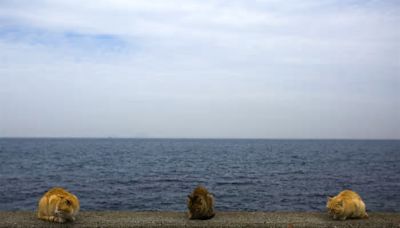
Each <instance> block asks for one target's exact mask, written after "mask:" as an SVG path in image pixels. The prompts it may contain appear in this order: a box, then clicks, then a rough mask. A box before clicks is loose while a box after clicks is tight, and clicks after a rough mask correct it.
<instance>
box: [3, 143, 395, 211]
mask: <svg viewBox="0 0 400 228" xmlns="http://www.w3.org/2000/svg"><path fill="white" fill-rule="evenodd" d="M0 161H1V165H0V210H34V209H35V208H36V205H37V202H38V200H39V198H40V197H41V196H42V194H43V193H44V192H45V191H46V190H48V189H49V188H51V187H53V186H62V187H65V188H67V189H68V190H70V191H72V192H73V193H75V194H76V195H77V196H78V197H79V198H80V201H81V208H82V210H134V211H161V210H162V211H183V210H186V204H185V201H186V196H187V194H189V193H190V191H191V190H192V189H193V188H194V187H196V186H197V185H198V184H203V185H205V186H206V187H208V188H209V190H210V191H211V192H213V193H214V195H215V198H216V209H217V210H224V211H323V210H325V202H326V197H327V196H329V195H334V194H337V193H338V192H339V191H341V190H343V189H353V190H355V191H357V192H359V193H360V195H361V196H362V198H363V199H364V201H365V203H366V205H367V210H369V211H387V212H390V211H396V212H400V141H353V140H206V139H204V140H197V139H182V140H180V139H0Z"/></svg>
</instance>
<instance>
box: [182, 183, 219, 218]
mask: <svg viewBox="0 0 400 228" xmlns="http://www.w3.org/2000/svg"><path fill="white" fill-rule="evenodd" d="M187 206H188V209H189V212H188V216H189V219H203V220H204V219H211V218H212V217H214V215H215V213H214V197H213V195H212V194H211V193H209V192H208V190H207V189H206V188H205V187H203V186H198V187H197V188H195V189H194V191H193V192H192V193H191V194H190V195H188V199H187Z"/></svg>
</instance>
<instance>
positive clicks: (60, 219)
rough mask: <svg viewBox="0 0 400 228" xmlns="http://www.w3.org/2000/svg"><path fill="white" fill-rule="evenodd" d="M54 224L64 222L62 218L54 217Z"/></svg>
mask: <svg viewBox="0 0 400 228" xmlns="http://www.w3.org/2000/svg"><path fill="white" fill-rule="evenodd" d="M54 222H58V223H64V222H66V220H65V219H64V218H61V217H54Z"/></svg>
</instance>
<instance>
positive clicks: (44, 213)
mask: <svg viewBox="0 0 400 228" xmlns="http://www.w3.org/2000/svg"><path fill="white" fill-rule="evenodd" d="M78 211H79V200H78V198H77V197H76V196H75V195H74V194H72V193H70V192H68V191H66V190H64V189H62V188H52V189H50V190H49V191H48V192H46V193H45V194H44V196H43V197H42V198H41V199H40V201H39V208H38V214H37V215H38V218H39V219H42V220H46V221H50V222H58V223H64V222H67V221H75V216H76V214H77V213H78Z"/></svg>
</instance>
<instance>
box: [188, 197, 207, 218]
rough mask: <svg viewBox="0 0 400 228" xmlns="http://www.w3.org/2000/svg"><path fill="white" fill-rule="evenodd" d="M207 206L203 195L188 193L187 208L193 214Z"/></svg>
mask: <svg viewBox="0 0 400 228" xmlns="http://www.w3.org/2000/svg"><path fill="white" fill-rule="evenodd" d="M206 207H207V204H206V201H205V199H204V197H202V196H200V195H188V208H189V210H190V211H191V212H192V213H193V214H199V213H201V212H202V211H204V209H205V208H206Z"/></svg>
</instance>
